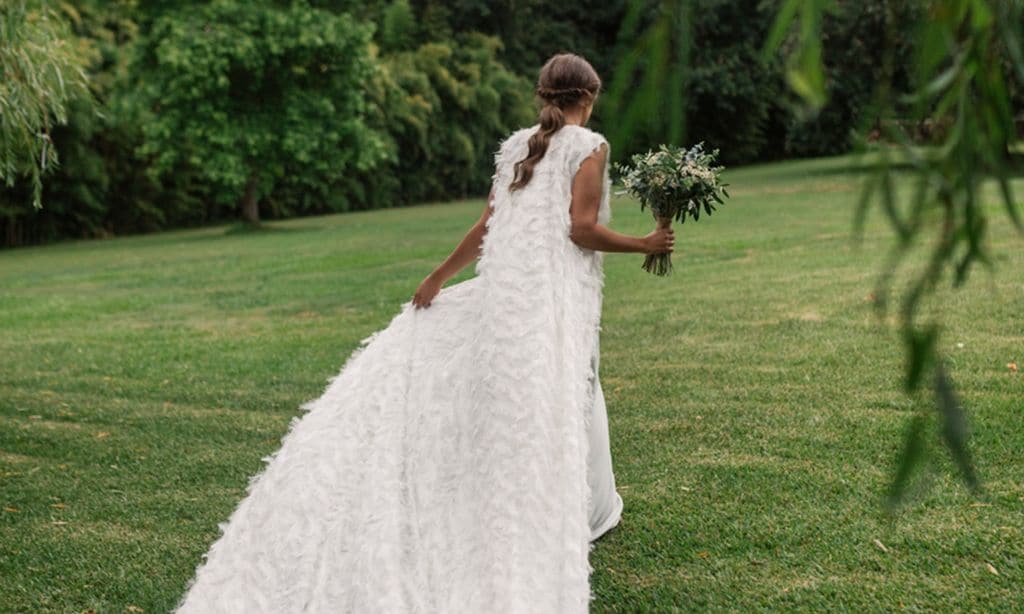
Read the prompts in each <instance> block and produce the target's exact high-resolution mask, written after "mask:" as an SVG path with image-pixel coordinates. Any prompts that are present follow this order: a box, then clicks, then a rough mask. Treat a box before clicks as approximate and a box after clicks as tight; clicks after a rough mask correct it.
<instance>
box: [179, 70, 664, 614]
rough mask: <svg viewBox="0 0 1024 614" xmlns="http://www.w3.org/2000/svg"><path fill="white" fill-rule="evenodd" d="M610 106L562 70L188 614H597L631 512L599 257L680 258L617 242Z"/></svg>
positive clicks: (241, 516)
mask: <svg viewBox="0 0 1024 614" xmlns="http://www.w3.org/2000/svg"><path fill="white" fill-rule="evenodd" d="M600 87H601V81H600V79H599V78H598V76H597V73H596V72H595V71H594V69H593V68H592V67H591V66H590V64H589V63H588V62H587V61H586V60H584V59H583V58H581V57H579V56H576V55H572V54H560V55H556V56H554V57H552V58H551V59H549V60H548V61H547V63H546V64H545V65H544V67H543V68H542V69H541V72H540V77H539V79H538V83H537V89H536V92H537V95H538V97H539V98H540V99H541V101H542V102H543V108H542V109H541V112H540V121H539V124H538V125H535V126H533V127H530V128H524V129H521V130H518V131H517V132H514V133H513V134H512V135H511V136H509V137H508V138H507V139H506V140H505V141H504V142H502V144H501V146H500V148H499V150H498V152H497V153H496V155H495V166H496V168H495V173H494V179H493V184H492V188H491V193H490V196H489V197H488V201H487V204H486V206H485V207H484V210H483V213H482V214H481V216H480V219H479V220H477V222H476V224H474V226H473V227H472V228H471V229H470V230H469V232H468V233H467V234H466V236H465V238H463V240H462V241H461V242H460V243H459V245H458V247H456V248H455V250H454V251H453V252H452V253H451V255H450V256H448V258H447V259H446V260H445V261H444V262H443V263H442V264H441V265H440V266H438V267H437V269H436V270H435V271H434V272H433V273H431V274H430V275H428V276H427V277H426V279H424V280H423V282H422V283H421V284H420V286H419V288H418V289H417V290H416V292H415V295H414V297H413V299H412V300H411V301H410V302H408V303H405V304H404V305H403V306H402V310H401V312H400V313H398V314H397V315H396V316H395V317H394V318H393V319H392V320H391V322H390V324H389V325H388V326H387V327H386V328H384V329H382V330H380V331H378V332H376V333H374V334H373V335H371V336H370V337H368V338H367V339H365V340H364V341H363V346H362V347H360V348H359V349H357V350H356V351H355V352H354V353H353V354H352V355H351V357H350V358H349V359H348V361H346V363H345V364H344V366H343V367H342V369H341V371H340V373H339V374H338V375H337V376H335V377H334V378H333V379H332V380H331V381H330V384H329V385H328V386H327V388H326V390H325V391H324V392H323V394H322V395H321V396H320V397H319V398H318V399H316V400H314V401H311V402H309V403H307V404H305V405H303V406H302V408H303V409H304V410H306V411H307V412H308V413H306V414H304V415H302V416H301V417H300V416H295V417H294V418H292V422H291V424H290V425H289V429H288V433H287V434H286V435H285V436H284V437H283V438H282V440H281V446H280V448H279V449H278V450H277V451H276V452H274V453H273V454H271V455H270V456H266V457H264V458H263V460H264V461H266V462H267V465H266V466H265V467H264V468H263V470H262V471H261V472H260V473H258V474H257V475H255V476H253V477H252V478H251V479H250V481H249V485H248V488H247V494H246V496H245V498H244V499H243V500H242V501H241V502H240V503H239V505H238V506H237V508H236V509H235V511H234V512H233V513H232V514H231V517H230V518H229V519H228V521H227V522H223V523H220V524H219V525H218V528H219V530H220V532H221V534H220V536H219V538H218V539H217V540H216V541H215V542H214V543H213V545H212V546H211V547H210V548H209V551H208V552H207V553H206V554H205V555H204V561H203V562H201V563H199V565H198V566H197V567H196V573H195V576H194V577H193V578H192V580H191V581H190V582H189V584H188V587H187V590H186V591H185V594H184V595H183V596H182V597H181V599H180V600H179V602H178V604H177V606H176V608H175V609H176V611H177V612H179V613H182V614H190V613H214V612H218V613H219V612H223V613H231V614H234V613H247V614H248V613H276V614H288V613H293V612H294V613H297V612H356V613H363V612H545V613H548V612H550V613H566V612H586V611H587V610H588V607H589V603H590V600H591V598H592V595H591V592H590V572H591V571H592V568H591V566H590V564H589V561H588V555H589V552H590V548H591V547H592V545H591V542H592V541H593V540H595V539H597V538H598V537H600V536H601V535H602V534H604V533H605V532H606V531H608V530H609V529H611V528H612V527H613V526H615V525H616V524H618V522H619V517H620V514H621V510H622V499H621V498H620V497H619V495H618V493H617V492H616V491H615V482H614V477H613V475H612V467H611V457H610V452H609V447H608V432H607V416H606V411H605V406H604V397H603V395H602V392H601V387H600V382H599V380H598V376H597V369H598V330H599V324H600V317H601V299H602V286H603V279H604V274H603V269H602V256H603V255H602V252H639V253H648V254H651V253H664V252H671V251H672V249H673V242H674V238H673V234H672V231H671V229H668V230H655V231H654V232H652V233H650V234H648V235H646V236H644V237H632V236H627V235H623V234H620V233H617V232H615V231H612V230H610V229H609V228H607V227H606V224H607V222H608V220H609V219H610V216H611V210H610V207H609V188H610V182H609V179H608V165H607V159H608V143H607V141H606V140H605V139H604V137H602V136H601V135H600V134H598V133H596V132H594V131H591V130H590V129H588V128H585V127H584V125H585V124H586V123H587V121H588V119H589V118H590V112H591V109H592V107H593V103H594V101H595V99H596V97H597V94H598V91H599V90H600ZM474 260H477V263H476V272H477V276H476V277H473V278H471V279H468V280H466V281H463V282H461V283H457V284H453V285H451V286H448V287H443V286H444V283H445V282H446V281H447V280H448V279H450V278H451V277H452V276H453V275H455V274H456V273H457V272H458V271H460V270H461V269H463V268H464V267H465V266H466V265H468V264H470V263H471V262H473V261H474Z"/></svg>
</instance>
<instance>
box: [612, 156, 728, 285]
mask: <svg viewBox="0 0 1024 614" xmlns="http://www.w3.org/2000/svg"><path fill="white" fill-rule="evenodd" d="M717 158H718V150H717V149H715V150H714V151H711V152H706V151H704V144H703V143H697V144H696V145H694V146H693V147H691V148H690V149H683V148H680V147H671V146H667V145H662V146H661V147H660V148H659V149H658V151H649V152H647V153H645V154H636V155H634V156H633V157H632V158H630V160H629V164H617V165H616V169H617V170H618V171H619V173H621V175H622V184H623V186H624V187H625V188H626V189H625V192H627V193H629V194H630V195H632V196H633V197H635V198H636V199H637V200H639V201H640V208H641V209H643V208H645V207H647V208H650V210H651V213H653V214H654V217H655V219H656V220H658V227H659V228H668V227H669V226H670V225H671V224H672V220H673V219H674V220H677V221H679V222H680V223H683V222H685V221H686V217H687V216H690V217H692V218H693V219H694V221H697V220H698V219H700V212H701V210H704V212H705V213H707V214H708V215H711V212H712V211H714V210H715V207H716V205H720V204H722V203H724V202H725V201H724V200H723V198H728V196H729V193H728V192H726V191H725V186H726V185H728V184H725V183H722V182H721V180H720V178H719V175H720V174H721V172H722V169H724V168H725V167H723V166H715V165H714V163H715V160H716V159H717ZM643 268H644V270H645V271H647V272H649V273H654V274H655V275H667V274H668V273H670V272H672V259H671V257H670V255H669V254H649V255H648V256H647V258H646V259H645V260H644V265H643Z"/></svg>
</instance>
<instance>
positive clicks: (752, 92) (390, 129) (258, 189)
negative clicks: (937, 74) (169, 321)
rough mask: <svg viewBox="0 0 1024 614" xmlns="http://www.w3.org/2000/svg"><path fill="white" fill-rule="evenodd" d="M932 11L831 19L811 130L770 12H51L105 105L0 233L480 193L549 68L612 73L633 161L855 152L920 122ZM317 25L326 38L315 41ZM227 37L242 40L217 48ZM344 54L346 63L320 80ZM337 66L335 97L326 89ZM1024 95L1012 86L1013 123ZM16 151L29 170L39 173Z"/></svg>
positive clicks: (62, 131)
mask: <svg viewBox="0 0 1024 614" xmlns="http://www.w3.org/2000/svg"><path fill="white" fill-rule="evenodd" d="M925 4H926V3H925V1H924V0H910V1H906V0H866V1H865V2H857V3H853V2H828V3H824V4H823V5H822V6H823V7H827V10H823V11H821V12H820V13H819V14H818V17H817V22H814V23H812V24H811V25H812V26H814V28H815V31H816V32H818V33H819V34H820V37H818V38H817V39H816V40H818V43H817V45H818V47H817V48H818V49H819V51H820V53H819V54H818V55H817V56H816V57H817V59H818V61H820V64H821V71H820V81H821V83H820V87H821V90H822V93H823V95H822V103H823V104H822V106H821V108H820V109H819V110H818V112H816V113H812V114H809V113H806V112H804V111H803V110H802V109H801V107H800V106H799V105H797V104H795V102H796V101H797V100H796V99H797V96H796V95H795V94H794V93H790V92H791V91H794V90H792V89H791V88H790V87H788V85H791V83H789V82H788V79H789V78H791V77H792V76H793V75H794V74H795V75H805V74H811V73H808V72H806V71H799V70H798V71H794V70H793V66H791V65H790V63H791V60H787V59H786V58H792V57H794V55H793V53H792V51H793V50H799V49H802V48H803V47H802V46H801V38H800V36H798V35H792V34H789V35H786V36H784V37H783V38H782V39H781V40H780V41H779V49H778V51H777V52H776V53H774V54H773V55H771V56H763V55H762V54H761V53H760V48H761V45H762V42H763V41H764V40H765V38H766V37H767V36H768V34H769V32H770V29H771V26H772V24H773V21H774V19H775V13H776V11H777V9H778V7H779V6H780V5H779V3H777V2H775V1H772V0H692V1H685V2H684V1H681V0H636V1H633V2H626V1H625V0H615V1H611V2H590V1H583V2H577V3H550V2H541V1H540V0H517V1H515V2H513V1H512V0H501V1H497V2H482V1H479V0H454V1H451V2H440V1H439V0H370V1H368V2H355V1H354V0H259V1H258V2H255V3H245V2H240V1H238V0H206V1H201V2H195V3H191V4H190V5H189V6H188V7H187V8H182V5H181V3H178V2H172V1H169V0H154V1H148V2H140V1H139V0H81V1H79V2H75V3H67V2H57V1H56V0H32V2H29V4H28V6H29V9H28V12H29V13H31V14H33V15H42V14H44V13H45V14H46V15H48V16H49V17H48V20H49V21H48V23H49V24H51V26H52V28H51V32H50V34H49V36H50V37H51V38H52V39H53V44H55V45H60V46H61V48H63V49H65V50H68V51H70V50H74V53H72V54H70V55H69V56H68V58H67V60H68V61H74V62H77V63H79V64H82V65H84V67H85V75H86V77H87V78H88V83H89V94H85V93H84V90H83V89H81V88H79V89H78V90H77V91H78V92H79V95H78V96H69V99H68V100H67V101H66V104H63V105H61V108H60V109H51V110H50V111H49V112H48V113H45V114H43V115H41V116H40V118H41V119H42V120H45V121H47V122H48V123H49V125H50V126H51V130H50V134H51V138H52V143H53V145H54V146H55V147H53V148H51V151H52V150H54V149H55V150H56V151H59V152H60V155H61V165H60V166H59V167H57V168H53V166H52V165H50V172H49V173H48V174H47V175H46V181H45V183H44V184H43V186H42V193H41V195H42V197H43V199H44V200H45V202H46V203H47V205H46V207H45V208H43V209H42V210H36V209H35V208H34V207H33V206H32V201H33V190H34V189H35V187H34V177H33V175H32V174H31V172H29V174H27V175H26V174H25V172H24V171H25V170H26V169H27V170H29V171H31V166H30V167H24V166H21V167H19V168H20V169H21V170H19V171H18V172H16V173H13V174H11V173H8V174H7V175H5V178H8V179H10V178H11V177H13V181H12V182H11V184H10V185H7V186H5V187H0V237H3V239H2V240H3V243H4V244H5V245H17V244H26V243H39V242H45V241H50V240H53V239H58V238H62V237H94V236H109V235H113V234H124V233H131V232H139V231H151V230H158V229H163V228H170V227H181V226H192V225H202V224H207V223H210V222H213V221H218V220H225V219H232V218H236V217H237V216H238V215H239V214H240V213H241V207H240V205H239V203H240V202H242V201H243V200H244V199H243V198H242V197H243V196H244V195H245V193H246V190H245V187H246V185H247V184H248V179H249V178H250V177H252V176H254V175H255V176H257V177H258V178H259V181H258V182H256V183H257V185H256V186H255V189H254V193H253V196H254V198H256V199H257V200H258V202H259V204H258V207H259V208H258V213H259V214H260V215H262V216H263V217H272V218H281V217H289V216H294V215H305V214H313V213H321V212H329V211H347V210H357V209H370V208H380V207H391V206H401V205H407V204H411V203H416V202H423V201H430V200H442V199H450V198H461V197H466V196H471V195H480V194H483V193H485V192H486V190H487V185H488V182H489V177H490V174H491V172H492V170H491V168H490V166H491V162H492V158H491V154H492V152H493V150H494V149H495V147H496V145H497V142H498V141H499V139H500V138H501V137H502V136H504V135H505V134H507V133H509V132H510V131H512V130H513V129H515V128H518V127H520V126H523V125H529V124H530V123H531V122H532V121H533V117H534V113H535V108H534V106H533V101H532V91H531V90H532V87H531V86H532V83H533V81H534V80H535V78H536V72H537V70H538V68H539V67H540V65H541V63H542V62H543V61H544V60H545V59H546V58H547V57H548V56H550V55H551V54H552V53H556V52H560V51H575V52H578V53H581V54H583V55H584V56H586V57H587V58H589V59H590V60H591V62H592V63H593V64H594V66H595V67H596V68H597V69H598V71H599V72H600V73H601V75H602V76H603V77H604V80H605V85H606V87H608V88H609V90H610V91H609V93H608V94H606V95H605V96H603V97H602V98H601V99H600V100H599V103H598V106H597V108H596V110H595V115H594V119H593V123H594V126H595V128H596V129H598V130H602V131H605V132H606V133H608V134H609V136H611V137H612V142H613V144H614V147H613V151H612V154H613V156H614V157H615V158H616V159H618V160H622V159H624V158H625V157H626V156H628V155H630V154H632V153H635V152H636V151H643V150H647V149H648V148H650V147H652V146H653V145H656V144H658V143H661V142H664V141H666V140H667V141H670V142H673V143H676V144H681V145H689V144H692V143H694V142H697V141H705V142H706V144H707V146H709V147H712V148H715V147H717V148H719V149H720V150H721V152H722V160H723V162H724V163H726V164H728V165H736V164H741V163H747V162H754V161H760V160H769V159H777V158H781V157H794V156H816V155H822V154H832V153H837V152H843V151H848V150H849V149H850V148H851V147H852V146H853V144H854V135H855V134H857V133H862V134H865V133H866V134H870V133H872V131H874V132H875V133H876V134H879V135H881V134H884V130H883V128H884V125H885V123H886V122H897V123H898V122H900V121H902V120H904V119H905V118H906V117H909V116H910V115H911V114H910V113H909V112H907V109H904V108H896V115H895V116H888V117H884V118H883V117H882V116H881V115H880V113H879V112H878V111H877V108H876V104H875V99H874V98H873V96H874V92H873V88H874V84H876V83H879V82H883V81H884V82H886V83H888V84H889V85H890V87H891V88H892V90H893V99H894V100H896V99H897V98H898V95H899V94H902V93H907V92H910V91H911V90H912V89H913V83H912V69H911V66H912V64H913V61H914V60H913V58H914V57H915V53H916V51H915V48H914V44H913V41H914V40H915V32H916V25H915V24H917V23H920V22H921V20H922V11H923V10H924V6H925ZM32 7H35V8H32ZM4 10H5V11H9V9H6V8H5V9H4ZM5 14H7V13H6V12H5ZM5 23H8V24H9V23H11V22H10V20H7V21H6V22H5ZM331 24H334V25H331ZM340 24H345V25H344V26H341V25H340ZM306 27H308V28H309V29H310V30H311V31H313V32H317V35H316V36H307V37H305V38H303V37H302V36H299V35H298V34H297V33H298V32H299V30H301V29H304V28H306ZM9 29H10V28H9ZM22 30H24V28H22ZM26 31H27V30H26ZM197 31H202V32H204V35H203V36H192V35H191V33H194V32H197ZM228 33H230V34H228ZM797 34H798V33H797ZM24 35H25V34H24V32H19V36H24ZM218 35H219V36H222V37H226V39H225V42H226V44H223V45H213V44H212V42H213V41H214V40H215V39H216V37H217V36H218ZM10 40H11V39H10V37H8V39H7V40H6V41H5V42H4V43H3V45H2V46H3V47H4V48H5V50H10V49H12V48H14V47H13V46H12V44H11V42H10ZM652 40H653V42H651V41H652ZM324 55H329V56H331V62H328V63H324V62H319V63H317V62H318V60H319V59H323V58H322V57H321V56H324ZM997 56H998V57H999V61H1001V62H1003V63H1007V62H1009V61H1010V58H1009V57H1008V56H1007V55H1005V54H1001V55H1000V54H998V53H997ZM801 57H803V56H801ZM808 58H810V56H808ZM808 58H805V59H804V61H806V60H807V59H808ZM321 64H325V65H329V66H332V67H333V68H332V71H331V72H330V73H329V74H330V76H331V78H329V79H326V78H325V79H321V78H319V75H318V74H317V72H316V71H317V70H318V66H319V65H321ZM335 69H336V70H335ZM652 75H653V76H655V77H656V78H650V77H651V76H652ZM225 80H226V81H225ZM1018 83H1019V80H1018V79H1016V78H1014V79H1012V80H1011V81H1010V82H1008V83H1007V88H1008V92H1009V95H1010V97H1011V100H1012V101H1013V103H1014V109H1018V108H1020V106H1021V103H1022V102H1024V93H1022V88H1021V87H1019V85H1018ZM645 88H646V90H647V91H649V92H655V93H664V95H662V96H657V97H654V98H655V99H656V101H657V102H656V103H655V104H652V106H651V108H647V107H645V106H644V105H642V104H639V105H638V104H635V100H628V101H627V100H625V99H619V98H620V97H619V96H617V94H616V91H630V90H637V91H643V90H644V89H645ZM12 100H14V99H13V98H11V96H10V94H8V93H5V94H3V95H2V96H0V103H7V104H10V102H11V101H12ZM673 109H682V114H680V113H676V112H674V111H673ZM56 111H60V113H57V112H56ZM226 117H231V118H235V119H236V120H238V121H225V118H226ZM65 118H66V119H67V120H68V121H67V123H66V125H62V124H61V120H63V119H65ZM274 120H280V121H274ZM915 130H916V128H914V127H913V126H911V127H910V131H911V132H913V131H915ZM37 145H38V143H37ZM8 150H10V151H8ZM11 151H13V150H11V148H9V147H8V148H7V150H5V152H4V158H3V162H4V164H6V165H8V166H7V167H8V168H10V164H11V161H13V160H15V159H17V160H21V161H22V164H23V163H24V160H31V159H37V155H36V154H38V153H39V152H38V151H29V150H27V149H26V148H25V147H20V148H19V149H18V152H19V153H18V154H17V157H15V155H14V154H12V153H11ZM48 155H50V154H48ZM254 171H256V172H255V173H254Z"/></svg>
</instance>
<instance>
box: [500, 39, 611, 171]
mask: <svg viewBox="0 0 1024 614" xmlns="http://www.w3.org/2000/svg"><path fill="white" fill-rule="evenodd" d="M600 89H601V78H600V77H598V76H597V71H595V70H594V67H593V66H591V65H590V63H589V62H587V61H586V60H584V59H583V58H582V57H580V56H578V55H576V54H573V53H560V54H558V55H555V56H552V57H551V58H550V59H549V60H548V61H547V62H545V63H544V67H543V68H541V69H540V77H539V78H538V79H537V90H536V91H537V97H538V98H539V99H540V100H541V102H543V106H542V107H541V109H540V129H539V130H537V131H536V132H534V133H533V136H531V137H530V142H529V151H528V152H527V154H526V157H525V158H523V159H522V160H520V161H518V162H516V164H515V167H514V169H515V178H514V180H513V181H512V183H511V184H510V185H509V190H518V189H519V188H522V187H525V186H526V184H528V183H530V178H532V177H533V167H534V166H536V165H537V163H538V162H540V160H541V158H543V157H544V154H545V153H547V150H548V145H549V144H550V143H551V137H552V135H554V134H555V133H556V132H558V131H559V130H560V129H561V128H562V126H564V125H565V114H564V113H563V111H564V110H566V109H571V108H573V107H576V106H583V105H585V104H590V103H593V101H594V99H595V98H597V93H598V91H600Z"/></svg>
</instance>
